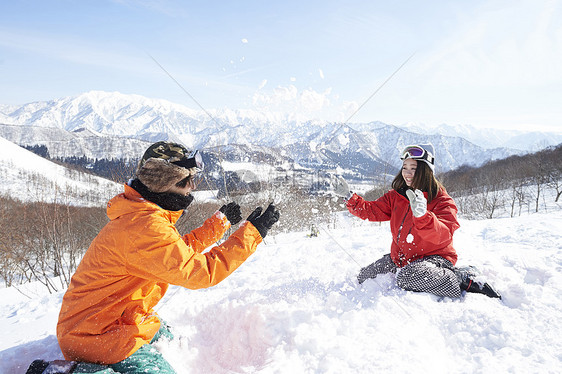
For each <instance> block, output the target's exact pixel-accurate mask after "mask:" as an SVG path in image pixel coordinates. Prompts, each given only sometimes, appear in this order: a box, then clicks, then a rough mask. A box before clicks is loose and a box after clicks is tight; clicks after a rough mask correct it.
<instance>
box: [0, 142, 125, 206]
mask: <svg viewBox="0 0 562 374" xmlns="http://www.w3.org/2000/svg"><path fill="white" fill-rule="evenodd" d="M0 180H1V181H2V183H0V196H2V195H5V196H9V197H12V198H14V199H18V200H20V201H44V202H58V203H62V204H67V203H68V204H71V205H81V206H84V205H86V206H105V204H106V203H107V200H108V198H110V197H112V196H114V195H116V194H117V193H119V192H121V190H122V186H121V185H120V184H118V183H115V182H112V181H109V180H107V179H104V178H100V177H96V176H93V175H90V174H86V173H82V172H78V171H75V170H70V169H68V168H65V167H64V166H61V165H58V164H55V163H54V162H51V161H49V160H46V159H44V158H42V157H40V156H37V155H36V154H34V153H33V152H30V151H28V150H26V149H24V148H21V147H19V146H18V145H16V144H14V143H12V142H10V141H8V140H6V139H4V138H2V137H0Z"/></svg>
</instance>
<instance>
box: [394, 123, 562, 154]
mask: <svg viewBox="0 0 562 374" xmlns="http://www.w3.org/2000/svg"><path fill="white" fill-rule="evenodd" d="M400 128H402V129H404V130H407V131H412V132H417V133H427V134H435V135H444V136H453V137H461V138H464V139H466V140H468V141H469V142H471V143H474V144H476V145H478V146H480V147H483V148H497V147H504V148H511V149H518V150H521V151H527V152H536V151H539V150H541V149H544V148H546V147H548V146H553V145H558V144H560V143H562V124H561V126H560V131H558V132H553V131H534V130H532V129H530V130H529V131H521V130H502V129H492V128H476V127H474V126H470V125H455V126H452V125H447V124H441V125H439V126H434V127H429V126H427V125H425V124H419V123H407V124H404V125H401V126H400Z"/></svg>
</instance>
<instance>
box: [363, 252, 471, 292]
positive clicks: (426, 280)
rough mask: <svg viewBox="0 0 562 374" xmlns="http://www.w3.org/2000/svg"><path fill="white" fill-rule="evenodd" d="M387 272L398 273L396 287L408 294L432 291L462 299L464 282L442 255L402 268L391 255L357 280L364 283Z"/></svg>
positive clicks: (386, 256) (367, 269)
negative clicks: (409, 292) (462, 282)
mask: <svg viewBox="0 0 562 374" xmlns="http://www.w3.org/2000/svg"><path fill="white" fill-rule="evenodd" d="M386 273H395V274H396V284H397V285H398V286H399V287H400V288H403V289H405V290H407V291H416V292H428V293H432V294H434V295H437V296H446V297H451V298H457V297H460V296H461V289H460V280H459V277H458V276H457V275H456V272H455V267H454V266H453V264H452V263H451V262H450V261H449V260H446V259H444V258H443V257H441V256H428V257H424V258H422V259H419V260H415V261H412V262H411V263H409V264H408V265H406V266H404V267H403V268H398V267H397V266H396V264H394V262H393V261H392V259H391V258H390V254H387V255H384V256H383V257H382V258H380V259H378V260H377V261H376V262H374V263H372V264H371V265H369V266H366V267H364V268H363V269H361V271H360V272H359V275H358V276H357V279H358V281H359V283H360V284H361V283H363V282H364V281H365V280H367V279H369V278H375V277H376V276H377V275H378V274H386Z"/></svg>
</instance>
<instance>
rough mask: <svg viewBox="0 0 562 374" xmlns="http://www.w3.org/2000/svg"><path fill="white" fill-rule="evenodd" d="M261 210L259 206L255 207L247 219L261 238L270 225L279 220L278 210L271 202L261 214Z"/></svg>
mask: <svg viewBox="0 0 562 374" xmlns="http://www.w3.org/2000/svg"><path fill="white" fill-rule="evenodd" d="M262 210H263V209H262V207H261V206H259V207H257V208H256V209H255V210H254V211H253V212H252V213H251V214H250V215H249V216H248V221H250V222H251V223H252V225H254V227H255V228H256V229H257V230H258V231H259V233H260V235H261V237H262V239H263V238H265V236H266V235H267V231H268V230H269V229H270V228H271V226H273V224H274V223H275V222H277V221H278V220H279V210H277V208H276V207H275V205H273V203H271V204H269V206H268V207H267V209H266V210H265V212H263V214H261V212H262Z"/></svg>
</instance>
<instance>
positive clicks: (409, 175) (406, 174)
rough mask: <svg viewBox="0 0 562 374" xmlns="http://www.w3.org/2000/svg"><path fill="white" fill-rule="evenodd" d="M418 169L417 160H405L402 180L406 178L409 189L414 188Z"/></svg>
mask: <svg viewBox="0 0 562 374" xmlns="http://www.w3.org/2000/svg"><path fill="white" fill-rule="evenodd" d="M417 167H418V162H417V161H416V160H412V159H411V158H407V159H405V160H404V163H403V164H402V178H404V180H405V181H406V185H407V186H408V187H411V186H412V182H413V180H414V175H415V174H416V168H417Z"/></svg>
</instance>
